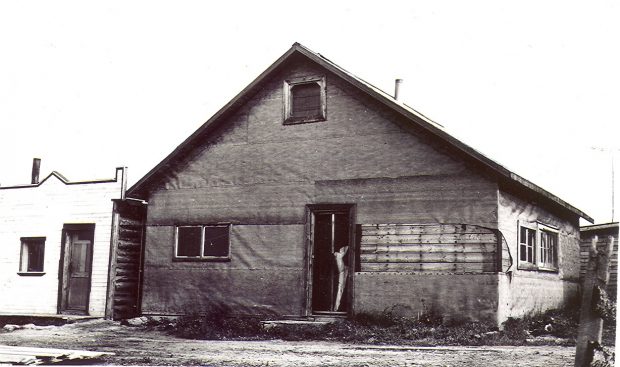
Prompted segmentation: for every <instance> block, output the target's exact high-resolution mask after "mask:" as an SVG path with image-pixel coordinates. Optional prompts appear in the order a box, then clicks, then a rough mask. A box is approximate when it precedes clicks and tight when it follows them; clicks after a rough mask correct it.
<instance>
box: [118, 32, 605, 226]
mask: <svg viewBox="0 0 620 367" xmlns="http://www.w3.org/2000/svg"><path fill="white" fill-rule="evenodd" d="M296 52H298V53H301V54H302V55H304V56H305V57H307V58H309V59H310V60H312V61H314V62H316V63H317V64H319V65H320V66H322V67H324V68H326V69H327V70H328V71H330V72H332V73H334V74H336V75H337V76H339V77H340V78H342V79H344V80H345V81H347V82H349V83H350V84H352V85H354V86H355V87H357V88H359V89H361V90H362V91H364V92H366V93H367V94H369V95H370V96H371V97H374V98H375V99H376V100H378V101H379V102H381V103H383V104H384V105H386V106H387V107H389V108H391V109H392V110H394V111H396V112H398V113H400V114H401V115H402V116H404V117H405V118H408V119H409V120H413V121H414V122H416V123H417V124H418V125H419V126H420V127H421V128H423V129H424V130H426V131H427V132H429V133H431V134H433V135H435V136H437V137H439V138H440V139H442V140H444V141H445V142H447V143H448V144H450V145H451V146H453V147H455V148H456V149H457V150H458V151H461V152H462V153H465V154H466V155H467V156H468V157H470V158H472V159H474V160H475V161H476V162H478V163H479V164H482V165H483V166H485V167H487V168H489V169H491V170H492V171H494V172H495V173H496V174H498V175H499V176H500V177H501V178H504V179H506V180H509V181H512V182H515V183H517V184H518V185H520V186H522V187H523V188H525V189H527V190H530V191H532V192H534V193H536V194H538V195H541V196H542V197H543V198H545V199H547V200H550V201H551V202H553V203H555V204H558V205H560V206H562V207H564V208H565V209H567V210H568V211H570V212H572V213H574V214H575V215H577V216H579V217H581V218H584V219H585V220H587V221H589V222H590V223H594V220H593V219H592V217H590V216H589V215H587V214H586V213H584V212H583V211H581V210H579V209H577V208H576V207H574V206H573V205H571V204H569V203H567V202H566V201H564V200H562V199H560V198H559V197H557V196H556V195H553V194H551V193H550V192H549V191H547V190H544V189H543V188H541V187H540V186H538V185H536V184H534V183H532V182H531V181H529V180H527V179H525V178H523V177H521V176H519V175H517V174H516V173H513V172H511V171H510V170H508V169H507V168H506V167H504V166H502V165H501V164H499V163H497V162H495V161H494V160H492V159H490V158H488V157H487V156H485V155H484V154H482V153H480V152H478V151H477V150H475V149H474V148H472V147H470V146H469V145H467V144H465V143H463V142H462V141H460V140H459V139H457V138H455V137H454V136H452V135H450V134H449V133H447V132H446V131H445V130H444V129H443V126H442V125H441V124H438V123H436V122H434V121H433V120H431V119H430V118H428V117H426V116H424V115H423V114H421V113H419V112H417V111H416V110H414V109H413V108H411V107H409V106H407V105H405V104H403V103H401V102H399V101H397V100H396V99H394V98H393V97H392V96H391V95H389V94H388V93H386V92H384V91H383V90H381V89H379V88H377V87H375V86H373V85H372V84H370V83H368V82H366V81H364V80H363V79H360V78H358V77H357V76H355V75H353V74H351V73H350V72H348V71H346V70H345V69H343V68H342V67H340V66H338V65H337V64H335V63H333V62H332V61H330V60H329V59H327V58H326V57H324V56H323V55H321V54H319V53H315V52H313V51H311V50H310V49H308V48H306V47H305V46H303V45H301V44H300V43H298V42H295V43H294V44H293V45H292V46H291V48H290V49H289V50H288V51H286V52H285V53H284V54H283V55H282V56H280V58H278V59H277V60H276V61H275V62H274V63H272V64H271V65H270V66H269V67H268V68H267V69H266V70H265V71H263V72H262V73H261V74H260V75H259V76H258V77H256V78H255V79H254V80H253V81H252V82H251V83H250V84H249V85H247V86H246V87H245V88H244V89H243V90H241V92H239V93H238V94H237V95H236V96H235V97H234V98H233V99H232V100H230V101H229V102H228V103H227V104H225V105H224V106H223V107H222V108H220V109H219V110H218V111H217V112H216V113H215V114H214V115H213V116H212V117H211V118H209V119H208V120H207V121H206V122H205V123H203V124H202V125H201V126H200V127H199V128H198V129H197V130H196V131H195V132H194V133H193V134H192V135H190V136H189V137H188V138H187V139H185V140H184V141H183V142H182V143H181V144H179V145H178V146H177V147H176V148H175V149H174V150H173V151H172V152H171V153H170V154H168V155H167V156H166V157H165V158H164V159H163V160H162V161H161V162H160V163H159V164H157V165H156V166H155V167H153V169H151V170H150V171H149V172H148V173H147V174H146V175H144V176H143V177H142V178H141V179H140V180H138V182H136V183H135V184H134V185H132V186H131V187H130V188H129V190H127V194H128V195H132V196H137V197H141V196H142V194H143V192H142V191H143V190H145V187H146V185H147V184H148V181H149V180H150V179H151V177H153V176H154V175H155V174H156V173H157V172H158V171H159V170H160V169H161V168H162V167H164V166H166V165H167V164H168V163H169V162H170V161H171V160H172V159H173V158H174V157H175V156H177V154H180V153H182V152H184V151H186V150H188V149H191V145H192V144H190V143H191V142H192V141H193V140H194V139H196V138H197V137H199V136H200V135H202V134H203V133H205V132H206V131H208V129H209V128H210V127H211V125H212V124H213V123H214V122H216V121H217V120H219V119H220V118H221V117H222V116H224V115H225V114H226V113H227V112H228V111H229V109H231V108H233V107H234V106H236V105H238V104H240V103H242V102H243V101H244V98H249V96H248V94H249V92H250V91H252V90H253V89H254V88H255V87H256V86H257V85H258V84H260V83H261V82H262V81H263V79H264V78H265V77H266V76H267V75H269V74H270V73H272V72H273V71H274V70H275V69H277V68H278V67H279V66H280V65H281V64H282V63H283V62H284V61H285V60H286V59H288V58H289V57H290V56H291V55H292V54H293V53H296Z"/></svg>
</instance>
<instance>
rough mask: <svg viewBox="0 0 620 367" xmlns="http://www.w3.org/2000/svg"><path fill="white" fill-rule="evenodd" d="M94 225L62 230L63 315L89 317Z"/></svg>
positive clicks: (66, 226)
mask: <svg viewBox="0 0 620 367" xmlns="http://www.w3.org/2000/svg"><path fill="white" fill-rule="evenodd" d="M94 234H95V226H94V225H92V224H65V226H64V228H63V256H62V261H63V266H62V267H61V269H62V287H61V291H60V310H59V311H60V312H61V313H68V314H83V315H87V314H88V304H89V298H90V288H91V270H92V259H93V239H94Z"/></svg>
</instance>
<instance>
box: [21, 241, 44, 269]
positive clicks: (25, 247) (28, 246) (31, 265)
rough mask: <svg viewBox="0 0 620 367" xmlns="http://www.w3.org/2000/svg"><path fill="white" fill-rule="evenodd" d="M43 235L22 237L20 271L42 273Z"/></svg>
mask: <svg viewBox="0 0 620 367" xmlns="http://www.w3.org/2000/svg"><path fill="white" fill-rule="evenodd" d="M44 254H45V237H22V239H21V259H20V262H19V271H20V273H42V272H43V259H44Z"/></svg>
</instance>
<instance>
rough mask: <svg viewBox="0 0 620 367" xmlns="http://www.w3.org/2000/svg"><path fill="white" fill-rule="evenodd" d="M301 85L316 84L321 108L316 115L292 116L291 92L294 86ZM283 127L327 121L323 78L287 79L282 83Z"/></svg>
mask: <svg viewBox="0 0 620 367" xmlns="http://www.w3.org/2000/svg"><path fill="white" fill-rule="evenodd" d="M303 84H317V85H318V86H319V88H320V99H321V108H320V111H319V113H318V115H315V116H310V117H297V116H293V92H292V89H293V88H294V87H295V86H298V85H303ZM283 89H284V101H283V102H284V103H283V105H284V125H296V124H305V123H309V122H318V121H325V120H326V119H327V103H326V100H327V97H326V93H325V76H318V75H313V76H305V77H301V78H293V79H287V80H285V81H284V88H283Z"/></svg>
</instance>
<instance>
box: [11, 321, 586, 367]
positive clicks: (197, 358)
mask: <svg viewBox="0 0 620 367" xmlns="http://www.w3.org/2000/svg"><path fill="white" fill-rule="evenodd" d="M0 344H3V345H13V346H30V347H50V348H52V347H53V348H66V349H85V350H96V351H102V352H113V353H116V355H115V356H113V357H106V359H104V360H100V361H97V362H96V363H97V364H108V365H110V364H112V365H206V366H344V367H352V366H386V367H387V366H390V367H392V366H472V367H473V366H476V367H477V366H507V365H511V366H525V367H534V366H537V367H538V366H572V365H573V363H574V362H573V358H574V353H575V351H574V347H561V346H535V347H534V346H532V347H433V348H429V347H409V346H406V347H404V346H397V345H363V344H343V343H332V342H289V341H280V340H267V341H205V340H187V339H180V338H175V337H173V336H170V335H167V334H166V333H164V332H160V331H152V330H146V329H145V328H141V327H128V326H121V325H120V324H119V323H118V322H112V321H106V320H92V321H87V322H80V323H75V324H68V325H64V326H50V327H45V328H42V329H38V330H36V329H31V330H15V331H11V332H5V331H0Z"/></svg>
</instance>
